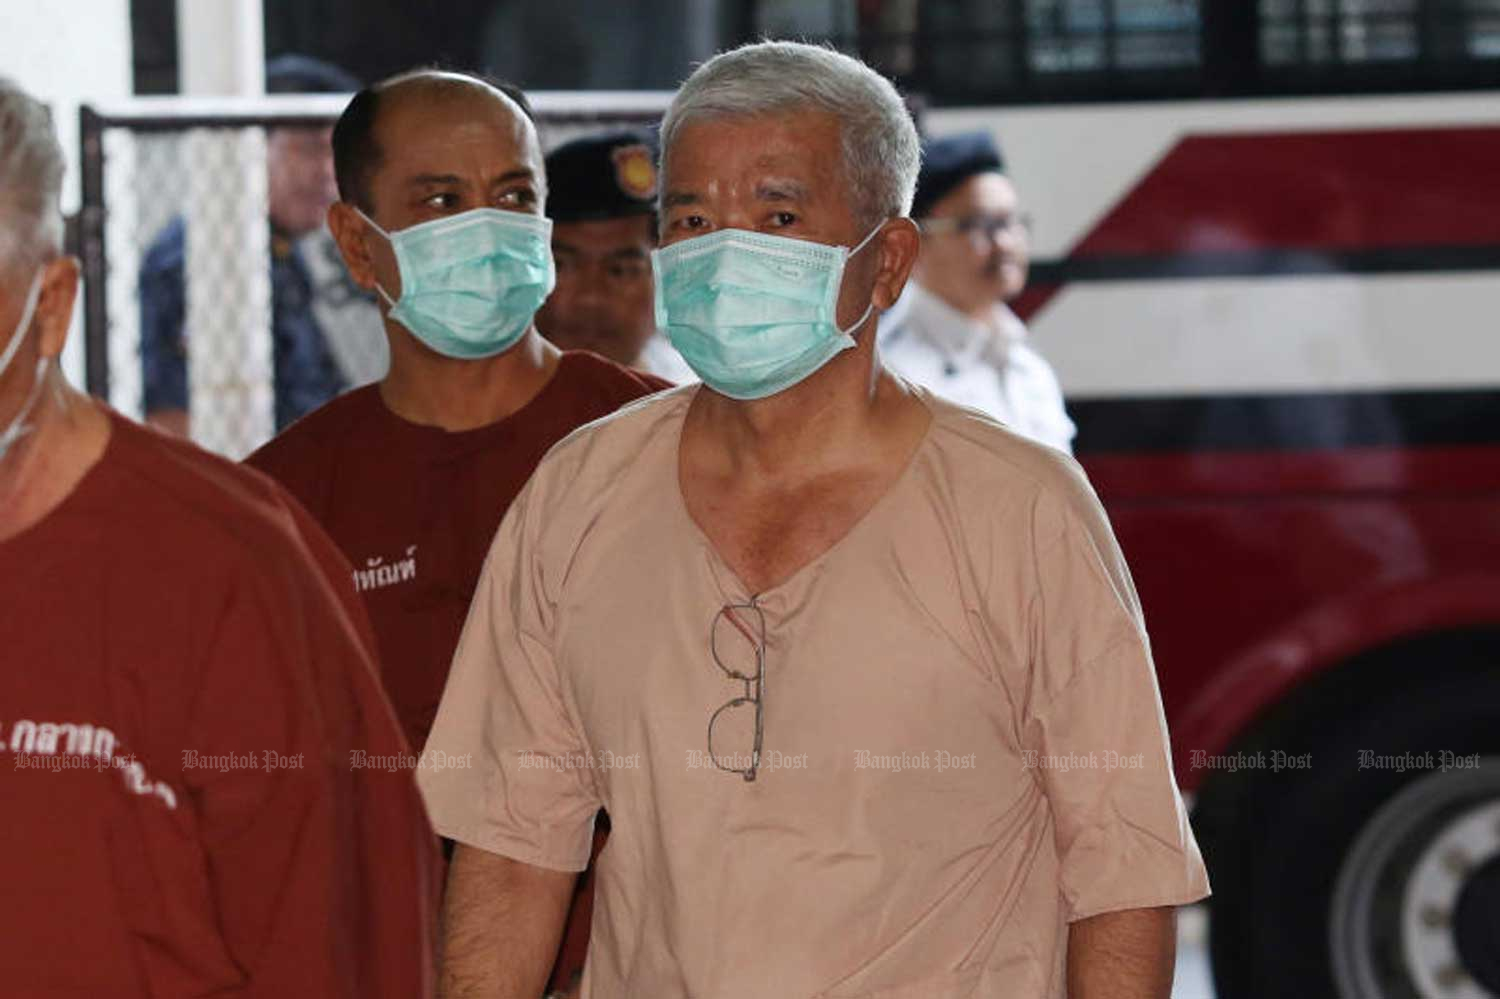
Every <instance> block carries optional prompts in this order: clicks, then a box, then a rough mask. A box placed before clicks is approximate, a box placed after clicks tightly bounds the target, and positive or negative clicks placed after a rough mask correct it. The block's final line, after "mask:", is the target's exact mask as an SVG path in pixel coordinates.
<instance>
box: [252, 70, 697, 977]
mask: <svg viewBox="0 0 1500 999" xmlns="http://www.w3.org/2000/svg"><path fill="white" fill-rule="evenodd" d="M333 144H334V167H335V174H336V175H337V177H338V184H339V197H340V201H339V202H338V203H337V204H335V205H334V206H333V208H332V210H331V211H330V212H329V216H328V221H329V227H330V228H331V229H332V231H333V233H334V236H335V238H337V240H338V243H339V248H340V249H341V250H342V252H343V255H344V261H345V263H346V264H347V265H348V267H349V272H350V275H351V276H352V277H353V279H354V280H355V282H357V283H358V284H359V285H360V286H362V287H365V288H369V289H371V290H373V291H375V292H376V293H377V294H379V295H380V298H381V301H382V308H383V310H384V311H385V328H386V335H387V338H388V339H389V342H390V356H391V366H390V372H389V374H388V375H387V376H386V377H385V379H384V380H383V381H381V382H380V383H378V384H377V385H372V386H370V387H368V388H365V389H359V390H356V391H354V392H351V393H349V394H348V395H345V396H343V397H341V398H339V399H336V400H334V401H333V402H330V403H329V404H327V405H326V406H324V407H323V408H321V409H319V410H317V411H315V412H314V413H312V414H310V415H309V416H307V417H305V418H304V419H302V420H301V421H299V422H298V423H296V424H294V425H293V426H291V427H289V428H288V429H287V430H286V431H285V432H284V433H282V434H281V435H280V436H279V437H277V438H276V439H275V440H273V441H271V442H270V443H269V444H267V445H266V446H265V447H263V448H261V449H260V450H259V451H257V452H256V453H255V454H253V455H251V456H250V458H249V459H248V460H249V463H250V464H251V465H253V466H255V467H257V468H259V469H261V470H263V471H265V472H267V473H269V474H270V475H272V476H273V477H275V478H276V479H278V480H279V481H280V482H281V483H283V484H284V485H285V486H286V487H287V488H288V489H290V490H291V491H292V493H293V494H295V495H296V496H297V498H298V499H300V500H301V501H302V502H303V503H304V504H305V505H306V506H307V508H308V510H310V511H311V513H312V514H313V516H314V517H315V518H317V520H318V521H319V522H320V523H321V524H322V525H323V527H325V528H326V529H327V530H328V532H329V534H330V535H331V536H332V537H333V539H334V541H335V542H336V543H337V544H338V545H339V547H340V548H341V549H342V550H343V553H344V554H345V555H346V556H347V557H348V558H349V560H350V561H351V562H353V564H354V578H355V581H356V584H357V586H358V588H359V590H360V591H361V593H362V594H363V596H364V599H365V603H366V606H367V607H368V609H369V612H370V617H371V620H372V621H373V624H374V627H375V633H376V637H377V639H378V641H379V646H380V653H381V660H382V663H383V670H384V673H383V675H384V678H385V683H386V689H387V691H388V693H389V694H390V696H391V700H392V702H393V703H394V704H395V707H396V712H397V714H398V716H399V717H400V719H401V722H402V725H403V726H404V727H405V730H406V733H407V737H408V738H409V739H410V740H411V742H412V744H413V745H415V746H421V745H422V744H423V743H424V742H425V740H426V738H427V731H428V729H429V728H430V726H431V725H432V719H433V716H434V715H435V714H436V712H437V706H438V702H439V700H440V699H441V697H442V693H443V685H444V682H445V681H446V679H447V676H448V667H449V664H450V663H451V661H452V658H453V651H454V648H455V647H456V646H457V644H458V636H459V632H460V630H461V629H462V627H463V622H464V618H465V616H466V615H467V613H468V609H469V603H470V600H471V599H472V597H473V595H474V589H475V586H476V585H477V583H478V579H479V571H480V567H481V566H482V564H483V562H484V556H485V553H486V552H487V551H488V550H489V546H490V542H491V540H492V539H493V538H494V535H495V532H496V530H497V529H498V528H499V526H500V519H501V517H502V516H504V514H505V511H506V508H507V507H509V505H510V503H511V500H512V499H514V498H515V496H516V494H517V493H518V492H519V491H520V489H521V487H522V486H523V485H524V484H525V482H526V480H527V479H528V478H529V477H530V475H531V472H532V469H533V468H535V466H536V464H537V462H539V461H540V460H541V458H542V455H544V454H545V453H546V452H547V450H548V449H549V448H551V447H552V445H553V444H555V443H556V442H557V441H559V440H560V439H562V438H563V437H565V436H566V435H567V434H569V433H571V432H572V431H573V430H574V429H576V428H577V427H579V426H582V425H583V424H585V423H588V422H590V421H592V420H595V419H598V418H599V417H602V416H605V415H607V414H609V413H611V412H613V411H614V410H615V409H617V408H618V407H620V406H621V405H623V404H625V403H627V402H630V401H631V400H634V399H636V398H639V397H641V396H643V395H647V394H649V393H651V392H654V391H656V390H658V389H661V388H665V387H666V386H667V383H666V382H664V381H662V380H660V379H657V378H654V377H652V376H650V375H643V374H640V373H637V372H632V371H629V370H627V369H625V368H623V367H621V366H619V365H617V364H615V363H613V362H611V361H607V360H605V359H603V358H600V357H597V356H595V355H593V354H589V353H583V352H577V353H563V352H560V351H559V350H558V349H557V348H556V347H554V346H553V345H551V344H550V343H548V342H547V341H545V340H543V339H542V338H541V337H540V336H539V335H538V334H537V332H536V328H535V326H534V324H533V322H532V319H533V316H534V314H535V312H536V310H537V308H538V306H540V304H541V302H542V299H543V298H545V296H546V293H547V291H549V290H550V288H551V277H552V261H551V254H550V249H549V244H548V240H547V238H546V227H547V225H548V223H547V222H546V221H545V220H544V219H543V218H542V205H543V202H544V199H545V197H546V190H547V188H546V177H545V174H544V168H543V163H542V155H541V148H540V145H539V143H538V141H537V135H536V129H535V127H534V125H533V123H532V121H531V118H530V112H529V110H528V109H527V107H526V104H525V98H524V97H523V96H522V95H521V94H520V92H519V91H515V90H512V89H510V88H504V89H502V88H500V87H496V86H494V85H491V84H490V83H488V82H486V81H483V80H480V79H477V78H474V77H470V76H466V75H462V74H453V73H439V72H430V71H419V72H415V73H408V74H403V75H401V76H398V77H394V78H392V79H390V80H387V81H385V82H383V83H379V84H376V85H375V86H373V87H371V88H369V89H367V90H364V91H361V92H360V93H358V94H356V95H355V97H354V99H353V100H352V101H350V103H349V106H348V108H346V109H345V111H344V113H343V115H342V117H341V118H340V119H339V122H338V125H337V126H336V127H335V129H334V136H333ZM578 911H579V913H580V918H581V917H582V914H583V913H586V911H587V909H586V900H584V901H583V904H582V905H581V906H580V908H579V910H578ZM581 954H582V951H581V950H580V951H579V952H578V954H577V955H576V956H573V955H572V954H571V953H570V955H567V956H565V958H564V959H563V960H562V961H560V962H559V965H558V974H557V976H556V979H555V980H556V981H559V982H563V981H566V980H567V979H569V978H570V977H571V973H572V971H573V970H574V966H576V964H578V963H579V961H581Z"/></svg>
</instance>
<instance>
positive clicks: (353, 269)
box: [328, 201, 375, 291]
mask: <svg viewBox="0 0 1500 999" xmlns="http://www.w3.org/2000/svg"><path fill="white" fill-rule="evenodd" d="M328 231H329V232H331V233H333V240H334V242H335V243H337V244H338V246H339V254H340V255H341V256H342V257H343V258H344V266H345V267H347V268H349V276H350V277H351V278H353V279H354V283H355V284H357V285H359V286H360V287H361V288H363V289H365V290H366V291H374V290H375V261H374V259H373V257H372V256H371V254H370V242H369V240H370V236H371V235H372V231H371V229H370V224H369V223H368V222H366V221H365V220H364V219H362V218H360V216H359V212H357V211H355V210H354V206H352V205H350V204H349V203H348V202H345V201H335V202H334V203H333V205H332V206H331V207H330V208H329V209H328Z"/></svg>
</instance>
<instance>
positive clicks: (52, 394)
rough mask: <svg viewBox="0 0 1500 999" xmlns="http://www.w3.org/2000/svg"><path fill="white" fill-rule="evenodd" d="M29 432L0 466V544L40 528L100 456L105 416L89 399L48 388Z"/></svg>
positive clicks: (106, 440)
mask: <svg viewBox="0 0 1500 999" xmlns="http://www.w3.org/2000/svg"><path fill="white" fill-rule="evenodd" d="M47 394H48V397H49V398H48V399H46V400H44V401H43V403H42V404H41V405H39V406H38V407H37V412H36V413H35V414H34V416H33V420H34V428H33V430H32V431H31V433H30V434H28V435H27V436H26V437H25V438H23V439H22V440H20V441H19V442H17V443H16V444H15V446H14V447H13V448H12V450H11V452H10V453H9V454H7V455H6V456H5V460H4V461H0V542H4V541H7V540H9V539H11V538H13V537H15V536H16V535H18V534H20V533H21V532H22V531H25V530H27V529H29V528H31V527H33V526H35V525H36V524H39V523H41V521H42V520H43V519H45V518H46V517H47V515H48V514H50V513H51V512H52V511H53V510H56V509H57V508H58V507H59V506H60V505H62V502H63V500H65V499H67V498H68V496H69V495H70V494H71V493H72V492H73V490H74V489H76V488H77V487H78V483H79V482H81V481H83V477H84V476H85V475H87V474H88V471H89V469H91V468H93V467H94V465H95V464H97V463H98V461H99V459H100V458H102V457H103V456H104V449H105V447H106V446H107V445H108V444H109V435H110V432H111V428H110V424H109V417H108V416H107V415H106V414H105V413H104V411H103V410H102V409H100V408H99V407H98V405H96V404H95V403H94V402H93V400H91V399H89V397H88V396H85V395H83V394H82V393H79V392H75V391H73V390H72V389H70V388H68V387H66V386H65V385H62V384H61V383H60V382H58V383H57V384H54V385H52V386H49V387H48V389H47Z"/></svg>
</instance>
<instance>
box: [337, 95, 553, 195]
mask: <svg viewBox="0 0 1500 999" xmlns="http://www.w3.org/2000/svg"><path fill="white" fill-rule="evenodd" d="M428 112H433V113H437V114H442V115H444V116H445V117H453V116H455V115H456V114H473V115H476V116H478V117H479V118H480V119H482V120H484V121H485V122H486V123H488V124H491V125H497V126H499V127H502V128H509V129H511V130H512V131H514V132H515V134H516V137H517V140H518V141H519V142H521V143H523V144H525V143H527V142H529V143H530V144H531V145H534V146H537V148H538V150H539V149H540V144H539V143H538V141H537V137H536V128H535V126H534V124H533V123H532V114H531V105H530V104H529V103H528V102H527V100H526V95H525V94H523V93H522V92H521V90H520V89H519V88H517V87H514V86H512V85H511V84H508V83H504V82H500V81H493V80H487V79H484V78H483V77H479V76H474V75H472V74H469V73H454V72H447V71H443V70H434V69H418V70H412V71H410V72H406V73H401V74H399V75H397V76H393V77H390V78H389V79H386V80H382V81H380V82H379V83H376V84H374V85H372V86H370V87H366V88H365V89H364V90H361V91H360V92H359V93H357V94H355V95H354V98H353V99H352V100H351V101H350V102H349V106H348V107H346V108H345V109H344V113H343V114H342V115H340V116H339V120H338V124H337V125H335V126H334V129H333V161H334V173H335V175H336V177H337V180H338V188H339V197H340V198H341V199H342V200H344V201H346V202H349V203H350V204H353V205H356V206H357V207H359V208H360V209H361V210H362V211H364V212H367V213H370V212H373V211H374V210H375V209H374V201H373V198H374V195H373V191H372V188H373V178H374V177H375V175H376V174H377V173H378V172H379V171H380V169H381V168H382V167H383V166H384V165H385V163H386V161H387V158H388V153H389V151H390V150H391V148H392V147H393V145H394V144H396V143H401V142H404V141H406V129H405V127H404V126H405V125H406V124H408V123H409V122H410V121H413V120H420V119H421V118H422V117H423V116H424V114H426V113H428Z"/></svg>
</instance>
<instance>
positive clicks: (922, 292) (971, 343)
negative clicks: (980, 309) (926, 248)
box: [906, 281, 1026, 364]
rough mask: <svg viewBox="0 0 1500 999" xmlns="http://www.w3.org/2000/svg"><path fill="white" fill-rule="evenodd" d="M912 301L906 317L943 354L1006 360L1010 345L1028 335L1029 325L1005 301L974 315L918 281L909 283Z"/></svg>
mask: <svg viewBox="0 0 1500 999" xmlns="http://www.w3.org/2000/svg"><path fill="white" fill-rule="evenodd" d="M910 291H911V302H910V303H909V305H908V308H907V311H906V320H907V322H908V323H909V325H910V327H911V328H912V330H913V332H915V333H916V334H917V335H918V336H920V337H921V338H922V339H924V340H926V341H927V342H928V343H929V344H931V345H932V346H933V347H934V348H936V349H937V350H938V352H939V353H941V354H942V355H943V356H944V357H946V358H949V359H951V360H970V359H978V358H979V357H981V356H984V357H986V359H987V360H989V361H990V362H991V363H996V364H1003V363H1005V361H1006V359H1007V358H1008V357H1009V355H1010V348H1011V345H1012V344H1014V343H1017V342H1018V341H1020V340H1021V339H1023V338H1024V337H1025V336H1026V325H1025V324H1024V323H1022V322H1021V320H1020V318H1019V317H1018V316H1017V315H1016V314H1015V313H1014V312H1012V311H1011V310H1010V307H1009V306H1007V305H1006V304H1005V303H1003V302H996V303H995V304H994V306H993V307H992V308H991V310H990V314H989V316H988V317H987V318H985V319H982V320H981V319H974V318H971V317H969V316H967V315H964V314H963V313H962V312H959V311H958V310H957V309H955V308H953V307H952V306H951V305H949V304H948V303H947V302H944V301H943V300H942V299H941V298H938V297H937V296H936V295H934V294H933V293H932V292H930V291H928V290H927V289H926V288H923V287H922V286H921V284H919V283H918V282H916V281H912V282H911V283H910Z"/></svg>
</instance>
